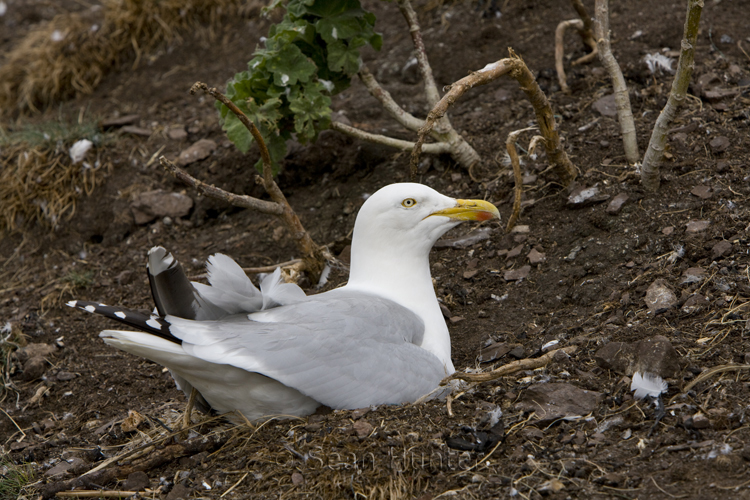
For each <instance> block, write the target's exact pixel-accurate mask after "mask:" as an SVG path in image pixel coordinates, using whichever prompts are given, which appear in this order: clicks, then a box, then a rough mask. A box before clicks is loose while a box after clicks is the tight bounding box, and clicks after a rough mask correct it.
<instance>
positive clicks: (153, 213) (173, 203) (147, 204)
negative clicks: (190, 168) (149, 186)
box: [130, 189, 193, 225]
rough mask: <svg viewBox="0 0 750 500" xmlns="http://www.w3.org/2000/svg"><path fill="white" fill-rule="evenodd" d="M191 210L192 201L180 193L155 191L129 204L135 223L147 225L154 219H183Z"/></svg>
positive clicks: (144, 194)
mask: <svg viewBox="0 0 750 500" xmlns="http://www.w3.org/2000/svg"><path fill="white" fill-rule="evenodd" d="M192 208H193V199H192V198H191V197H189V196H187V195H185V194H182V193H173V192H169V191H163V190H161V189H157V190H155V191H147V192H145V193H141V194H139V195H138V197H137V198H136V199H135V200H133V202H132V203H131V204H130V210H131V211H132V213H133V218H134V219H135V223H136V224H139V225H142V224H148V223H149V222H151V221H152V220H154V219H157V218H164V217H170V218H172V219H176V218H178V217H185V216H186V215H188V214H189V213H190V210H191V209H192Z"/></svg>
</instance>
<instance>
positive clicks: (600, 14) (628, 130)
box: [594, 0, 640, 165]
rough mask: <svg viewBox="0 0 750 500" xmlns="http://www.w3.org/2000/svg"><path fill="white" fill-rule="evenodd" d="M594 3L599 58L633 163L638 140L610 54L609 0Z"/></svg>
mask: <svg viewBox="0 0 750 500" xmlns="http://www.w3.org/2000/svg"><path fill="white" fill-rule="evenodd" d="M595 5H596V6H595V12H596V22H595V23H594V26H595V28H596V43H597V45H598V46H599V59H600V60H601V61H602V64H603V65H604V67H605V68H606V69H607V72H608V73H609V77H610V78H611V79H612V87H613V89H614V92H615V104H616V105H617V118H618V119H619V121H620V130H621V131H622V144H623V148H624V149H625V158H626V159H627V160H628V163H630V164H631V165H635V164H636V163H638V161H639V160H640V155H639V153H638V140H637V137H636V135H635V122H634V121H633V111H632V109H631V107H630V96H628V87H627V85H626V84H625V78H624V77H623V76H622V71H621V70H620V65H619V64H617V59H615V56H614V55H613V54H612V47H610V44H609V1H608V0H596V4H595Z"/></svg>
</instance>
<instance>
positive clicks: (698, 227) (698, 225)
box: [685, 220, 711, 233]
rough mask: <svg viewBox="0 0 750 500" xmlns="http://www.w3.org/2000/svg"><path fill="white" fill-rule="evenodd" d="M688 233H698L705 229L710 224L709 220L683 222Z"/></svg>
mask: <svg viewBox="0 0 750 500" xmlns="http://www.w3.org/2000/svg"><path fill="white" fill-rule="evenodd" d="M685 226H686V228H687V232H688V233H700V232H702V231H705V230H706V229H708V228H709V226H711V221H707V220H691V221H690V222H688V223H687V224H685Z"/></svg>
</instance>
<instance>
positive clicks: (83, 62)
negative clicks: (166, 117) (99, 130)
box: [0, 0, 242, 114]
mask: <svg viewBox="0 0 750 500" xmlns="http://www.w3.org/2000/svg"><path fill="white" fill-rule="evenodd" d="M241 3H242V1H241V0H191V1H188V2H185V1H183V0H107V1H105V4H104V8H103V9H99V10H94V9H92V10H91V11H89V12H88V13H87V14H85V15H80V14H64V15H60V16H57V17H55V18H54V19H53V20H52V21H50V22H49V23H46V24H44V25H42V26H40V27H39V28H37V29H35V30H33V31H31V32H30V33H29V34H28V35H27V36H26V37H25V38H24V39H23V40H22V41H21V42H20V43H19V44H18V45H17V46H16V47H15V49H14V50H12V51H11V52H10V53H9V54H7V55H6V57H5V60H4V64H2V65H1V66H0V68H2V71H0V110H4V111H3V112H4V113H6V114H10V113H18V112H23V111H28V110H31V111H34V110H38V109H41V108H45V107H47V106H49V105H50V104H53V103H55V102H59V101H62V100H64V99H68V98H70V97H73V96H75V95H77V94H90V93H91V92H92V91H93V90H94V88H96V86H97V85H99V83H100V82H101V80H102V78H103V77H104V76H105V75H106V74H107V73H108V72H109V71H111V70H112V69H113V68H117V67H118V66H120V65H121V64H122V63H123V62H124V61H125V60H131V59H133V58H134V63H133V67H137V65H138V63H139V61H140V59H141V56H142V55H143V54H144V53H147V52H149V51H151V50H153V49H154V48H156V47H157V46H158V45H159V44H161V43H164V42H170V41H173V40H176V39H179V33H180V32H184V31H186V30H188V29H190V28H194V27H196V26H197V25H199V24H202V23H206V22H208V23H210V25H211V26H218V24H219V20H220V18H221V17H222V15H223V14H229V13H232V12H234V11H236V10H237V9H238V8H239V5H240V4H241Z"/></svg>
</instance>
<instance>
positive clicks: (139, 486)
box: [122, 471, 149, 491]
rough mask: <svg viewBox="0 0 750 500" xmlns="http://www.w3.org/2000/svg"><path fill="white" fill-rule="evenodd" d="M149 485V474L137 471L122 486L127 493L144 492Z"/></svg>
mask: <svg viewBox="0 0 750 500" xmlns="http://www.w3.org/2000/svg"><path fill="white" fill-rule="evenodd" d="M148 485H149V480H148V474H146V473H145V472H143V471H136V472H133V473H131V474H129V475H128V478H127V479H126V480H125V482H124V483H123V485H122V489H123V490H125V491H143V490H145V489H146V487H148Z"/></svg>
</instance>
